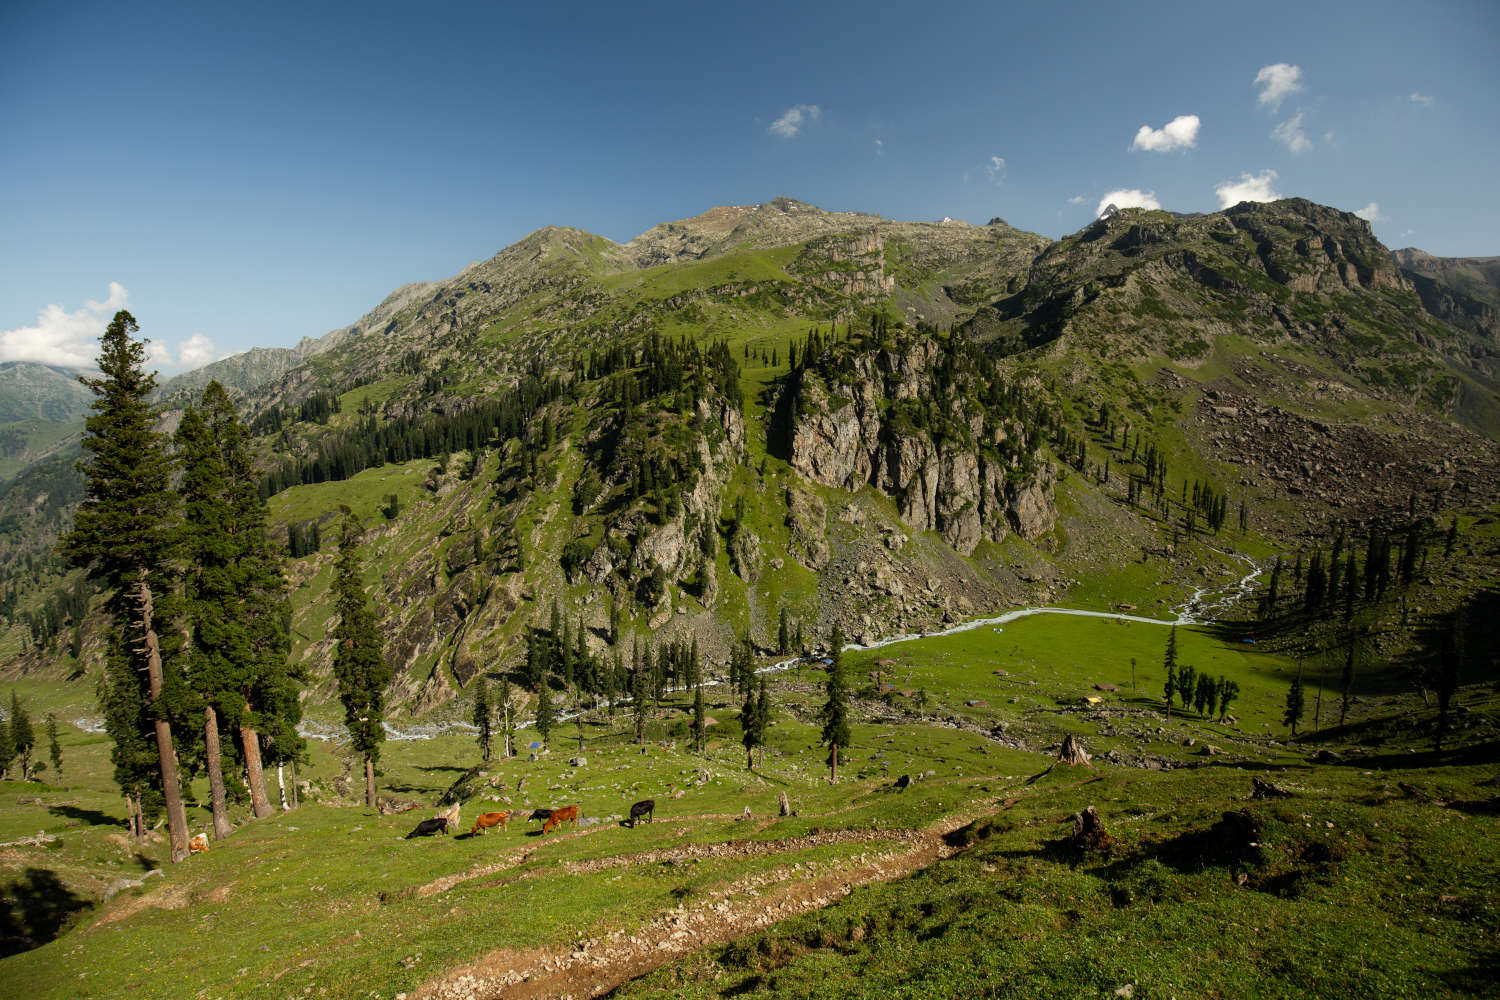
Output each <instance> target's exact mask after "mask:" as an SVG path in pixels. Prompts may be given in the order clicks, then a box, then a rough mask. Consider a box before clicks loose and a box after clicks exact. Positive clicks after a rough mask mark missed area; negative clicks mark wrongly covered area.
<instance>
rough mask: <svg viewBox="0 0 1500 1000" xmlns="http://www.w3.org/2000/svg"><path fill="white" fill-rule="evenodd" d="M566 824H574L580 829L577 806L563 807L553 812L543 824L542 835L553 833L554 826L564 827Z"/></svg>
mask: <svg viewBox="0 0 1500 1000" xmlns="http://www.w3.org/2000/svg"><path fill="white" fill-rule="evenodd" d="M564 823H572V824H573V827H574V828H575V829H576V828H577V827H578V807H577V806H563V807H562V808H561V809H554V810H552V815H551V816H548V817H547V822H545V823H543V824H542V834H543V835H546V834H548V833H551V832H552V828H553V827H554V826H562V825H563V824H564Z"/></svg>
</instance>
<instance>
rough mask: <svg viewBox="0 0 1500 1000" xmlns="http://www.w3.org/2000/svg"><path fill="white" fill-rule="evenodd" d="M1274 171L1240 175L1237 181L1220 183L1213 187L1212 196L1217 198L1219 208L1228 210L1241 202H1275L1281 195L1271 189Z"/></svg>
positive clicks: (1274, 176) (1274, 179)
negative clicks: (1214, 195)
mask: <svg viewBox="0 0 1500 1000" xmlns="http://www.w3.org/2000/svg"><path fill="white" fill-rule="evenodd" d="M1276 176H1277V175H1276V171H1274V170H1263V171H1261V172H1260V173H1259V174H1240V179H1239V180H1237V181H1233V180H1231V181H1220V182H1219V183H1218V184H1216V185H1214V194H1216V195H1218V196H1219V207H1220V208H1228V207H1229V206H1231V205H1238V204H1239V203H1240V202H1242V201H1275V200H1276V199H1278V198H1280V197H1281V195H1279V194H1277V193H1276V189H1275V188H1274V187H1272V185H1274V184H1275V183H1276Z"/></svg>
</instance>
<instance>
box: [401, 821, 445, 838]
mask: <svg viewBox="0 0 1500 1000" xmlns="http://www.w3.org/2000/svg"><path fill="white" fill-rule="evenodd" d="M435 833H441V834H442V835H443V836H445V837H446V836H448V817H447V816H439V817H438V818H437V819H424V820H423V821H422V822H420V823H418V824H417V828H416V829H415V830H413V831H412V832H411V833H408V834H407V835H406V839H407V840H411V839H412V838H413V837H430V836H432V835H433V834H435Z"/></svg>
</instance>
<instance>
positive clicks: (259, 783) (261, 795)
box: [240, 704, 275, 819]
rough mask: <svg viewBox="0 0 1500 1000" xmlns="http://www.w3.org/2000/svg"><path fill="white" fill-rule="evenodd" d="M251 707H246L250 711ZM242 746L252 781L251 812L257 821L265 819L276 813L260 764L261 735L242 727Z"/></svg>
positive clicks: (248, 775) (248, 774)
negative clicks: (268, 796)
mask: <svg viewBox="0 0 1500 1000" xmlns="http://www.w3.org/2000/svg"><path fill="white" fill-rule="evenodd" d="M249 710H250V706H249V705H248V704H247V705H246V706H245V711H247V712H248V711H249ZM240 744H241V745H242V747H243V749H244V751H245V774H246V776H247V777H248V778H249V779H250V811H251V812H253V813H255V818H256V819H265V818H266V817H267V816H269V815H271V813H273V812H275V810H274V809H272V808H271V800H270V799H269V798H267V797H266V774H265V770H264V769H263V768H262V767H261V763H260V734H259V733H257V732H256V731H255V730H253V729H251V728H250V727H249V726H245V725H241V726H240Z"/></svg>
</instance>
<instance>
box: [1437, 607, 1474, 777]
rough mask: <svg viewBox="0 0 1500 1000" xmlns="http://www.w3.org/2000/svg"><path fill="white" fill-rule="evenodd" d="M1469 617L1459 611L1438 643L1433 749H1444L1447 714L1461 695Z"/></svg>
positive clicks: (1461, 609) (1446, 733)
mask: <svg viewBox="0 0 1500 1000" xmlns="http://www.w3.org/2000/svg"><path fill="white" fill-rule="evenodd" d="M1468 625H1469V619H1468V614H1467V613H1466V612H1465V611H1464V609H1463V608H1459V609H1458V610H1457V611H1455V612H1454V613H1453V614H1452V615H1451V616H1450V617H1449V619H1448V622H1447V628H1446V629H1445V630H1444V634H1443V636H1442V637H1441V639H1440V640H1439V643H1440V644H1439V646H1438V654H1437V663H1436V669H1434V670H1433V674H1432V689H1433V691H1434V692H1435V693H1436V694H1437V703H1438V718H1437V727H1436V729H1435V730H1434V732H1433V736H1432V748H1433V749H1434V750H1442V749H1443V740H1445V739H1447V737H1448V726H1449V722H1448V711H1449V706H1450V705H1451V704H1452V703H1453V695H1454V693H1455V692H1457V691H1458V685H1459V677H1460V673H1461V671H1462V668H1463V659H1464V647H1465V646H1466V644H1467V640H1468V634H1467V633H1468Z"/></svg>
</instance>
